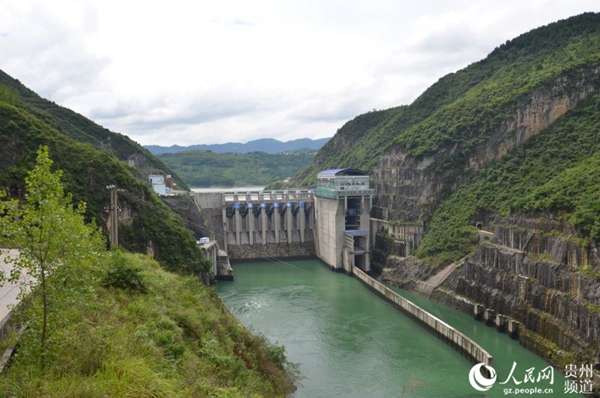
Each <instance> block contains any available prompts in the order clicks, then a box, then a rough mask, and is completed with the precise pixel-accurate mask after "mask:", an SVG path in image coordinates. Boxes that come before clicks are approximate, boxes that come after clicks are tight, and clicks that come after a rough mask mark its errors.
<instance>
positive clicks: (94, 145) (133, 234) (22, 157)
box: [0, 71, 200, 272]
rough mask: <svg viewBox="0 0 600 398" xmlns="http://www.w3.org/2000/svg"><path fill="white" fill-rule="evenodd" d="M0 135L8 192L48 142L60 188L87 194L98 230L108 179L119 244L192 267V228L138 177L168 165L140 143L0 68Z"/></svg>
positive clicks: (2, 183) (1, 178)
mask: <svg viewBox="0 0 600 398" xmlns="http://www.w3.org/2000/svg"><path fill="white" fill-rule="evenodd" d="M0 138H1V142H2V145H1V146H0V189H2V190H4V191H6V192H7V193H8V194H9V196H11V197H21V196H22V195H23V194H24V184H25V183H24V179H25V176H26V175H27V172H28V170H31V169H32V167H33V164H34V162H35V158H36V151H37V149H38V147H39V146H40V145H47V146H48V147H49V150H50V156H51V158H52V159H53V160H54V162H55V167H57V168H59V169H62V170H63V171H64V175H63V178H62V180H63V183H64V184H65V189H66V191H68V192H71V193H72V194H73V199H74V202H76V203H77V202H81V201H83V202H86V203H87V217H88V218H89V219H90V220H95V222H96V223H97V224H98V225H99V226H101V227H103V228H104V229H105V230H106V219H107V213H106V212H105V207H106V206H108V203H109V192H108V190H107V186H109V185H116V186H118V187H119V188H120V189H121V190H122V191H121V192H120V193H119V204H120V208H121V211H120V213H119V234H120V236H119V240H120V245H121V246H122V247H124V248H126V249H129V250H132V251H137V252H144V253H145V252H146V251H147V250H148V249H149V248H151V249H152V250H153V252H154V254H155V256H156V258H157V259H158V260H159V261H160V262H161V263H162V264H163V265H165V266H166V267H167V268H168V269H171V270H180V271H194V272H195V271H198V267H199V266H200V255H199V252H198V249H197V247H196V245H195V238H194V236H193V235H192V233H191V232H190V231H189V230H188V229H187V228H186V226H185V224H184V222H183V220H182V219H181V218H180V217H179V216H178V215H176V214H175V213H173V212H172V211H171V210H170V209H169V208H168V207H167V206H166V205H165V204H164V203H163V202H162V201H161V200H160V199H159V198H158V197H157V195H156V194H154V193H153V192H152V191H151V190H150V189H149V188H148V186H147V184H146V182H145V176H146V174H147V173H148V172H149V171H157V170H160V171H164V172H165V173H170V174H175V173H173V172H172V171H171V170H170V169H169V168H168V167H166V166H165V165H164V164H162V163H161V162H160V160H158V159H157V158H156V157H155V156H154V155H152V154H150V153H149V152H148V151H146V150H145V149H143V148H142V147H141V146H140V145H138V144H136V143H135V142H133V141H132V140H130V139H129V138H127V137H126V136H124V135H121V134H116V133H112V132H110V131H108V130H106V129H104V128H102V127H100V126H98V125H97V124H95V123H94V122H92V121H90V120H88V119H86V118H85V117H83V116H81V115H79V114H77V113H75V112H73V111H71V110H69V109H66V108H63V107H60V106H58V105H56V104H53V103H52V102H50V101H47V100H45V99H43V98H41V97H40V96H38V95H37V94H35V93H34V92H33V91H31V90H29V89H27V88H26V87H25V86H23V85H22V84H21V83H20V82H19V81H17V80H15V79H13V78H11V77H10V76H8V75H7V74H5V73H4V72H1V71H0ZM131 155H136V156H135V157H136V158H137V162H136V165H137V164H139V165H141V168H140V167H132V166H129V164H128V163H127V162H126V161H125V160H127V159H128V157H129V156H131ZM179 181H180V182H179V184H180V186H183V187H185V183H183V181H181V180H179Z"/></svg>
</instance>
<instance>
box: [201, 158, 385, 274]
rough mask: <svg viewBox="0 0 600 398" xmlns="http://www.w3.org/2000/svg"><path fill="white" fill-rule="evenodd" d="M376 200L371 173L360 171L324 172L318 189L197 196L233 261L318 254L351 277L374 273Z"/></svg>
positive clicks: (319, 175)
mask: <svg viewBox="0 0 600 398" xmlns="http://www.w3.org/2000/svg"><path fill="white" fill-rule="evenodd" d="M372 197H373V189H371V188H370V187H369V176H368V174H367V173H365V172H363V171H361V170H357V169H335V170H325V171H322V172H321V173H319V174H318V176H317V187H316V189H314V190H277V191H249V192H215V193H195V194H194V200H195V202H196V204H197V206H198V207H199V209H200V211H201V213H202V214H203V216H204V219H205V223H206V225H205V226H206V227H207V229H209V230H210V231H212V232H211V234H212V236H210V238H211V239H213V240H216V241H217V242H218V245H219V247H220V248H222V249H224V251H226V252H227V253H228V255H229V258H231V259H233V260H245V259H259V258H278V257H298V256H315V255H316V256H317V257H318V258H320V259H321V260H322V261H323V262H325V263H326V264H327V265H328V266H329V267H331V269H333V270H339V271H341V270H344V271H346V272H348V273H351V272H352V267H353V266H356V267H359V268H361V269H362V270H364V271H369V270H370V269H371V261H370V258H369V255H370V246H371V239H370V219H369V214H370V211H371V204H372ZM215 276H217V277H219V275H215Z"/></svg>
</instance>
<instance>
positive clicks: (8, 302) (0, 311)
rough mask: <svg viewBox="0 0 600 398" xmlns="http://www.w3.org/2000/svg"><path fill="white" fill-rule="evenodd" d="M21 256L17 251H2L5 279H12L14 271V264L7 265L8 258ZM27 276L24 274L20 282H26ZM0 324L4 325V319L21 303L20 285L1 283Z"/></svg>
mask: <svg viewBox="0 0 600 398" xmlns="http://www.w3.org/2000/svg"><path fill="white" fill-rule="evenodd" d="M18 254H19V251H18V250H16V249H0V270H2V271H3V272H4V277H5V278H9V277H10V271H11V270H12V268H13V267H12V264H7V263H6V262H5V259H6V257H7V256H10V257H14V256H16V255H18ZM25 278H26V275H25V274H22V275H21V279H19V281H23V282H24V281H25V280H26V279H25ZM0 284H1V286H0V324H4V320H5V319H4V318H5V317H6V316H7V315H8V314H9V313H10V311H11V309H12V308H13V307H14V306H15V304H17V303H18V302H19V300H18V299H17V295H18V294H19V293H20V291H21V289H20V287H19V285H20V284H19V283H18V282H15V283H10V282H8V281H5V282H4V283H2V282H0Z"/></svg>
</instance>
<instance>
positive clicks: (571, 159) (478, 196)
mask: <svg viewBox="0 0 600 398" xmlns="http://www.w3.org/2000/svg"><path fill="white" fill-rule="evenodd" d="M598 176H600V94H594V95H591V96H590V97H588V98H587V99H586V100H584V101H583V102H582V103H581V104H580V105H579V106H578V107H577V109H575V110H573V111H571V112H569V113H567V114H566V115H565V116H563V117H562V118H561V119H559V120H558V121H557V122H556V123H554V124H553V125H552V126H551V127H550V128H548V129H546V130H545V131H543V132H541V133H539V134H538V135H537V136H535V137H533V138H532V139H531V140H529V141H528V142H527V143H526V144H525V145H523V146H521V147H519V148H517V149H516V150H515V151H513V152H512V153H511V154H509V155H507V156H506V157H505V158H503V159H501V160H498V161H496V162H493V163H491V164H489V165H488V166H487V167H485V168H484V169H483V170H481V171H480V172H479V173H478V174H477V175H476V176H475V177H473V178H472V179H471V180H470V181H469V182H468V183H467V184H466V185H464V186H463V187H461V188H460V189H458V190H457V191H456V192H454V193H453V194H452V196H450V198H449V199H448V200H446V201H445V202H443V203H442V204H441V205H440V207H439V208H438V209H437V211H436V212H435V214H434V216H433V218H432V220H431V223H430V226H429V228H428V233H427V235H426V237H425V239H424V240H423V242H422V243H421V245H420V247H419V249H418V251H417V254H418V255H419V256H421V257H426V258H429V260H430V262H433V263H446V262H449V261H452V260H456V259H458V258H460V257H462V256H464V255H466V254H467V253H468V252H469V251H470V250H471V249H472V247H473V245H474V244H475V243H476V242H477V233H476V229H475V227H473V226H472V225H473V221H474V218H475V215H476V214H477V213H482V212H488V213H499V214H508V213H510V212H515V211H516V212H525V213H531V212H551V213H555V214H562V216H563V217H564V218H565V219H566V220H567V221H569V222H570V223H572V224H573V225H574V226H575V227H576V228H578V230H579V231H581V233H582V236H587V237H588V239H589V238H591V239H594V240H596V242H599V241H600V178H599V177H598Z"/></svg>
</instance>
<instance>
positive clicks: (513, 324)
mask: <svg viewBox="0 0 600 398" xmlns="http://www.w3.org/2000/svg"><path fill="white" fill-rule="evenodd" d="M507 328H508V335H509V336H510V338H511V339H513V340H516V339H518V338H519V322H517V321H515V320H514V319H511V320H509V321H508V327H507Z"/></svg>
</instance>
